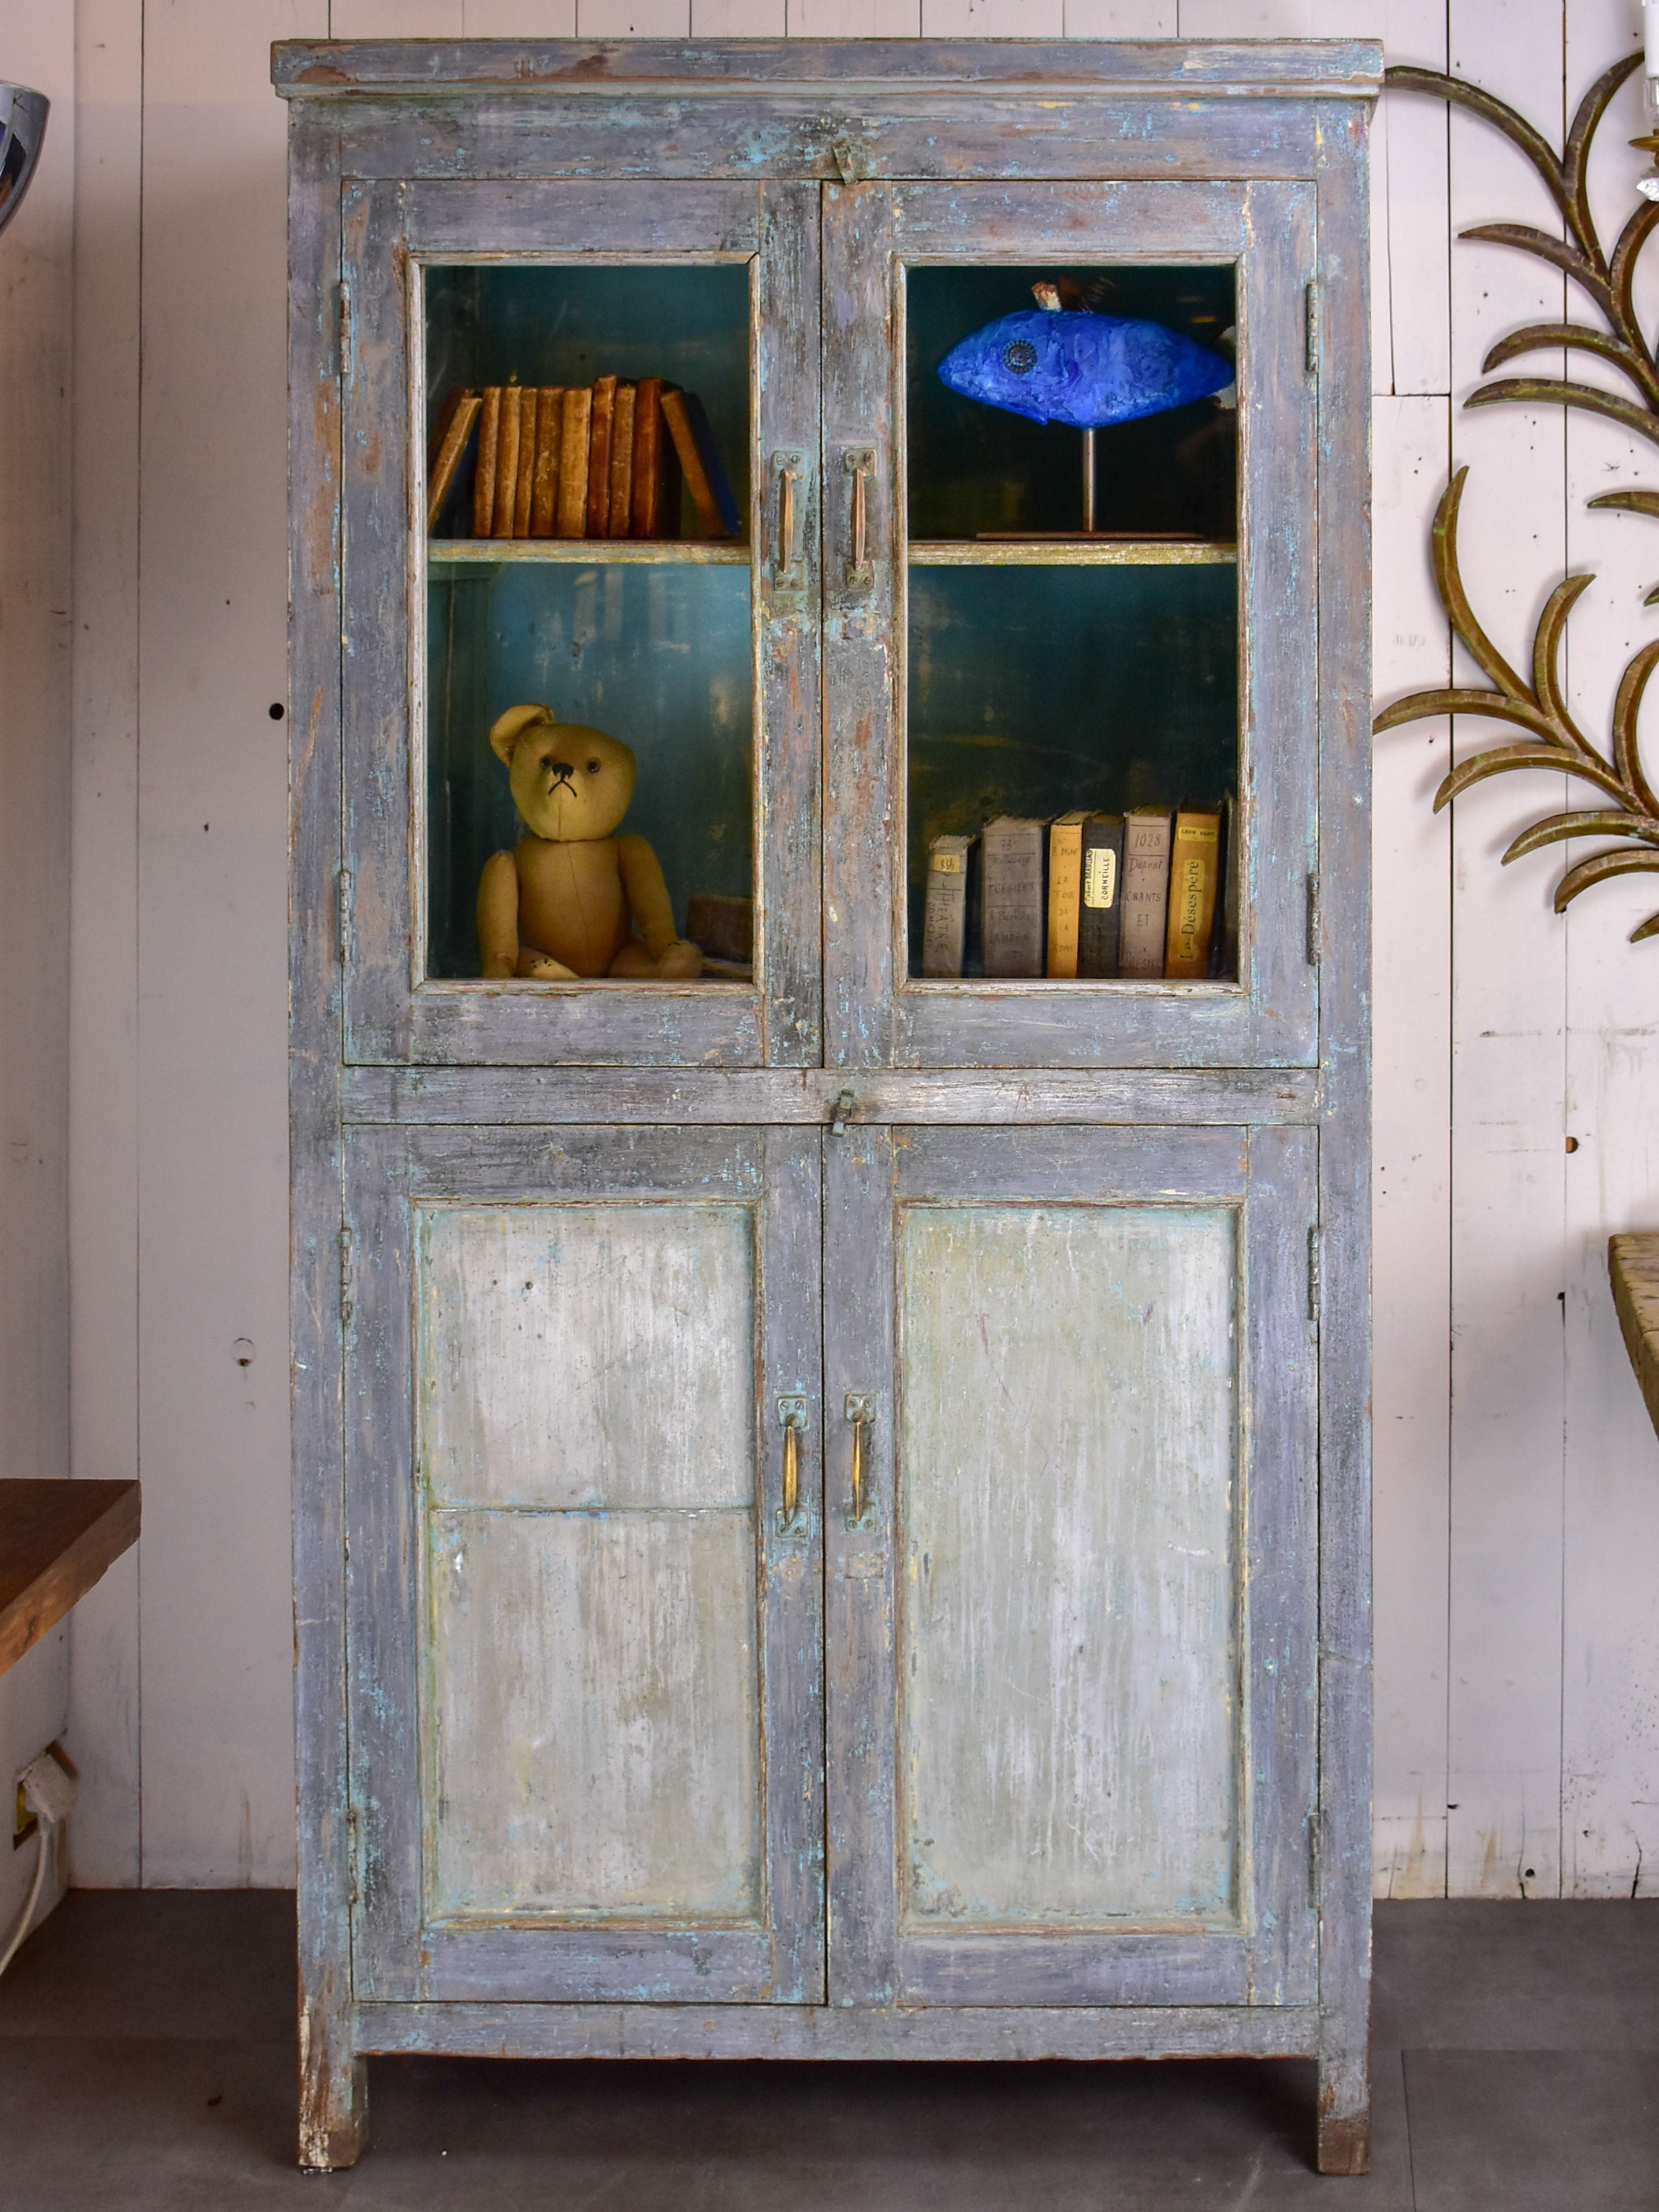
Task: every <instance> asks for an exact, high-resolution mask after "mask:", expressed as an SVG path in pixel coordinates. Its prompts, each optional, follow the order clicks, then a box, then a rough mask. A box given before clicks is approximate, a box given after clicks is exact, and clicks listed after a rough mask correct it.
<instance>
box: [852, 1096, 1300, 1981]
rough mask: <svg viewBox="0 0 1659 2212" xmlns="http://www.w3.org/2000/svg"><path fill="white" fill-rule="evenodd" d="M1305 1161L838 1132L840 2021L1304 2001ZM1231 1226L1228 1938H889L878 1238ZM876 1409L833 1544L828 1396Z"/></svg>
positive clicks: (894, 1505) (889, 1674)
mask: <svg viewBox="0 0 1659 2212" xmlns="http://www.w3.org/2000/svg"><path fill="white" fill-rule="evenodd" d="M1317 1173H1318V1137H1317V1134H1316V1132H1315V1131H1314V1130H1313V1129H1311V1128H1310V1127H1297V1126H1294V1125H1291V1126H1284V1127H1274V1128H1255V1129H1249V1130H1246V1129H1238V1128H1225V1127H1218V1128H1206V1129H1194V1128H1186V1129H1176V1128H1169V1127H1163V1128H1127V1127H1118V1128H1098V1129H1083V1128H1078V1127H1044V1128H1027V1129H1016V1128H1008V1129H994V1130H992V1129H974V1130H969V1129H961V1128H930V1129H910V1130H893V1129H882V1128H877V1127H860V1128H857V1129H849V1130H848V1133H847V1135H846V1137H845V1138H844V1139H830V1140H829V1146H828V1148H827V1153H826V1159H825V1188H824V1200H825V1215H824V1221H825V1237H824V1242H825V1291H824V1298H825V1304H824V1315H825V1358H824V1402H825V1405H826V1407H828V1408H829V1431H830V1433H829V1437H828V1439H827V1441H826V1453H825V1524H824V1525H825V1560H824V1570H825V1619H826V1633H827V1636H828V1639H829V1644H828V1649H829V1688H828V1699H829V1703H828V1715H827V1718H828V1729H829V1736H828V1741H829V1769H828V1781H827V1792H828V1812H829V1928H830V1939H829V1996H830V2002H831V2003H833V2004H848V2005H872V2004H876V2005H882V2004H898V2005H907V2004H908V2005H917V2004H920V2005H943V2004H954V2005H976V2004H997V2005H1067V2004H1070V2005H1124V2004H1135V2005H1146V2004H1152V2005H1155V2004H1218V2005H1241V2004H1297V2003H1306V2002H1312V2001H1314V2000H1315V1999H1316V1996H1317V1995H1318V1989H1319V1972H1318V1916H1317V1907H1316V1878H1315V1875H1316V1865H1315V1852H1316V1829H1315V1814H1316V1775H1317V1757H1316V1749H1317V1732H1318V1715H1319V1652H1318V1633H1319V1632H1318V1589H1317V1572H1318V1561H1317V1552H1318V1534H1319V1530H1318V1504H1317V1501H1318V1480H1319V1468H1318V1437H1319V1430H1318V1413H1319V1408H1318V1368H1319V1361H1318V1352H1317V1341H1316V1334H1315V1328H1314V1324H1313V1322H1312V1321H1311V1319H1310V1312H1311V1305H1310V1274H1309V1266H1310V1261H1309V1254H1310V1243H1309V1236H1310V1229H1311V1227H1312V1225H1314V1223H1315V1222H1316V1218H1317V1204H1318V1186H1317ZM997 1202H1006V1203H1008V1204H1010V1205H1023V1204H1030V1203H1042V1204H1045V1205H1050V1206H1121V1205H1132V1206H1146V1205H1159V1204H1167V1205H1173V1206H1193V1205H1204V1206H1231V1207H1236V1208H1237V1221H1238V1258H1237V1267H1238V1273H1237V1312H1238V1315H1239V1317H1240V1318H1239V1324H1238V1326H1239V1350H1238V1363H1237V1451H1238V1458H1237V1476H1236V1480H1237V1495H1236V1496H1235V1498H1234V1501H1233V1524H1234V1528H1235V1530H1236V1532H1237V1538H1236V1540H1237V1547H1238V1549H1237V1583H1236V1590H1237V1604H1238V1616H1237V1617H1238V1623H1239V1626H1238V1636H1239V1646H1240V1667H1241V1672H1242V1682H1241V1693H1240V1714H1241V1718H1242V1722H1243V1726H1242V1729H1241V1733H1240V1751H1239V1770H1238V1777H1239V1778H1238V1785H1237V1786H1238V1791H1239V1796H1238V1801H1237V1802H1238V1804H1239V1807H1240V1832H1239V1839H1238V1846H1237V1850H1238V1859H1237V1867H1238V1872H1237V1881H1238V1892H1237V1896H1238V1913H1237V1919H1236V1921H1234V1922H1232V1923H1231V1924H1218V1923H1213V1922H1211V1923H1205V1924H1201V1925H1200V1924H1194V1925H1193V1926H1192V1927H1190V1928H1188V1929H1167V1928H1165V1929H1145V1930H1141V1929H1136V1928H1135V1927H1134V1926H1133V1924H1131V1925H1127V1926H1121V1927H1103V1926H1096V1927H1091V1928H1087V1929H1082V1928H1079V1929H1066V1930H1062V1931H1060V1932H1056V1933H1054V1934H1052V1935H1049V1934H1046V1933H1039V1932H1037V1931H1036V1930H1035V1929H1030V1928H1026V1929H1017V1930H1012V1931H1009V1930H1003V1929H991V1928H987V1929H982V1930H975V1929H974V1928H972V1927H971V1926H964V1927H963V1928H960V1929H957V1928H956V1927H950V1928H947V1929H945V1930H942V1931H940V1932H937V1933H935V1932H933V1930H931V1929H929V1930H928V1931H927V1932H925V1933H919V1932H916V1931H915V1930H914V1929H909V1930H907V1929H906V1928H905V1927H904V1925H903V1924H902V1909H901V1895H900V1881H901V1876H900V1869H901V1867H902V1863H903V1861H902V1853H903V1850H904V1849H905V1841H904V1835H905V1808H904V1804H903V1790H904V1784H903V1778H902V1771H901V1767H902V1735H901V1722H900V1705H901V1700H902V1695H903V1684H904V1680H905V1679H906V1675H905V1668H906V1653H905V1650H904V1649H903V1642H902V1606H901V1602H900V1594H899V1588H898V1583H899V1578H900V1577H901V1575H902V1574H906V1573H908V1571H909V1568H908V1552H907V1549H906V1538H905V1532H904V1530H903V1528H902V1526H901V1525H900V1508H899V1504H898V1500H899V1497H900V1470H899V1468H898V1465H897V1457H898V1438H899V1437H900V1434H901V1428H902V1400H901V1393H902V1376H901V1375H900V1372H899V1331H900V1323H899V1296H898V1282H899V1267H900V1261H899V1238H900V1234H901V1226H900V1223H901V1216H902V1212H903V1210H904V1209H905V1208H906V1207H907V1206H914V1205H926V1206H950V1205H958V1206H961V1205H983V1204H987V1203H997ZM851 1393H858V1394H863V1395H868V1396H870V1397H872V1398H873V1401H874V1407H875V1418H874V1422H873V1426H872V1429H871V1430H870V1431H868V1432H867V1434H868V1450H867V1457H868V1468H867V1480H868V1481H869V1484H870V1489H869V1493H868V1494H869V1496H870V1499H871V1504H870V1510H869V1512H868V1514H867V1525H866V1526H864V1527H860V1528H854V1526H852V1525H851V1523H850V1519H849V1516H848V1512H847V1510H846V1504H847V1500H848V1494H849V1487H850V1451H851V1445H850V1429H849V1427H848V1424H847V1423H846V1422H844V1421H843V1420H842V1419H841V1418H840V1417H839V1409H840V1408H841V1407H842V1404H843V1400H844V1398H845V1397H846V1395H848V1394H851Z"/></svg>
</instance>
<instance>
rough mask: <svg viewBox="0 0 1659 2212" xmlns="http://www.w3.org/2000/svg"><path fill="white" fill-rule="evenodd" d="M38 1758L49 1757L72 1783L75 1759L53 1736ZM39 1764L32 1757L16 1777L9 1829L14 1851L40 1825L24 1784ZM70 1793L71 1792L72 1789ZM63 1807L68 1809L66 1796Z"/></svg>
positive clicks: (75, 1770)
mask: <svg viewBox="0 0 1659 2212" xmlns="http://www.w3.org/2000/svg"><path fill="white" fill-rule="evenodd" d="M40 1758H41V1759H51V1760H52V1762H53V1764H54V1765H56V1766H58V1768H59V1769H60V1770H61V1771H62V1772H63V1773H64V1775H65V1776H67V1778H68V1780H69V1783H70V1784H71V1785H72V1784H74V1782H75V1780H76V1777H77V1775H78V1773H79V1771H80V1770H79V1769H78V1768H77V1767H76V1764H75V1761H74V1760H73V1759H71V1758H70V1755H69V1753H68V1752H66V1751H65V1750H64V1747H63V1745H62V1744H61V1743H59V1742H58V1741H56V1739H55V1738H54V1740H53V1741H52V1742H51V1743H49V1744H48V1745H47V1746H46V1749H45V1750H44V1751H43V1752H42V1753H40ZM39 1764H40V1760H38V1759H31V1760H30V1761H29V1763H28V1765H27V1766H25V1767H24V1768H23V1769H22V1770H21V1771H20V1773H19V1774H18V1777H17V1803H16V1808H15V1811H14V1813H13V1815H12V1830H11V1847H12V1849H13V1850H15V1851H16V1850H21V1849H22V1847H23V1845H24V1844H26V1843H27V1841H28V1839H29V1838H30V1837H31V1836H33V1834H34V1833H35V1832H37V1831H38V1829H39V1828H40V1819H39V1817H38V1816H37V1814H35V1812H34V1809H33V1807H32V1806H31V1805H30V1803H29V1799H28V1790H27V1786H26V1785H27V1778H28V1776H29V1773H30V1771H31V1769H33V1768H34V1767H36V1766H38V1765H39ZM53 1794H54V1795H57V1794H58V1793H57V1792H54V1793H53ZM70 1794H71V1795H72V1794H73V1793H72V1790H71V1791H70ZM64 1809H65V1811H67V1810H68V1800H67V1797H66V1798H65V1802H64Z"/></svg>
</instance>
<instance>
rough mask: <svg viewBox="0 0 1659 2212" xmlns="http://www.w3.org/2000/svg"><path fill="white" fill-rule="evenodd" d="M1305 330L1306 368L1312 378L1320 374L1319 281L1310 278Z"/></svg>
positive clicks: (1306, 288)
mask: <svg viewBox="0 0 1659 2212" xmlns="http://www.w3.org/2000/svg"><path fill="white" fill-rule="evenodd" d="M1302 299H1303V328H1304V339H1305V343H1306V347H1307V352H1306V356H1305V362H1304V366H1305V367H1306V368H1307V371H1308V374H1309V375H1310V376H1317V375H1318V374H1319V279H1318V277H1316V276H1310V277H1309V279H1308V281H1307V283H1306V284H1305V285H1304V287H1303V291H1302Z"/></svg>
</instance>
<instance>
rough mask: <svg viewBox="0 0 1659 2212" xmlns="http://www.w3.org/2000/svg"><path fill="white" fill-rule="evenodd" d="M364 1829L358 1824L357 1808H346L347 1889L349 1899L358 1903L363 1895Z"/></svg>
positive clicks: (351, 1806)
mask: <svg viewBox="0 0 1659 2212" xmlns="http://www.w3.org/2000/svg"><path fill="white" fill-rule="evenodd" d="M346 1890H347V1893H348V1901H349V1903H350V1904H352V1905H356V1902H357V1899H359V1898H360V1897H361V1896H362V1890H363V1885H362V1831H361V1830H360V1829H359V1827H358V1825H357V1808H356V1806H355V1805H348V1806H347V1808H346Z"/></svg>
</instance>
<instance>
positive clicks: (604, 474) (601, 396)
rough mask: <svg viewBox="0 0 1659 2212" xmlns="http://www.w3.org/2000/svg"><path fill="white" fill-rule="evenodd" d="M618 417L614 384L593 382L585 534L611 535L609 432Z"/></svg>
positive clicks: (603, 378)
mask: <svg viewBox="0 0 1659 2212" xmlns="http://www.w3.org/2000/svg"><path fill="white" fill-rule="evenodd" d="M616 414H617V380H616V378H615V377H614V376H596V377H595V378H594V380H593V410H592V416H591V418H590V421H589V425H588V432H587V534H588V536H589V537H590V538H608V537H609V536H610V535H611V425H612V423H613V422H615V420H616Z"/></svg>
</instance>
